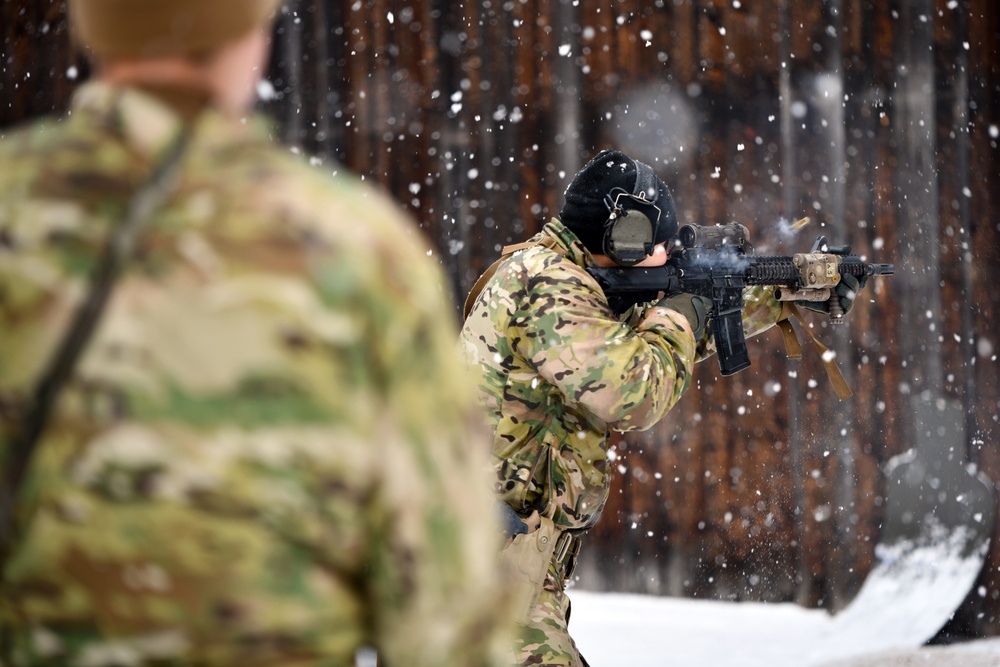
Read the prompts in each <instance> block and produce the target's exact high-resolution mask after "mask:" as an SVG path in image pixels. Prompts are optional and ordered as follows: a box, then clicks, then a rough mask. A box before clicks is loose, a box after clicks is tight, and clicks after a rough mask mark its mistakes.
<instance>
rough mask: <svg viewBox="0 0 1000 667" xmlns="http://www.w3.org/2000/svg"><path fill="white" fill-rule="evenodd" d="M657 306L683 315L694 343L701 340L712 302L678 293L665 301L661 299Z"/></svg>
mask: <svg viewBox="0 0 1000 667" xmlns="http://www.w3.org/2000/svg"><path fill="white" fill-rule="evenodd" d="M656 305H657V306H660V307H663V308H669V309H670V310H675V311H677V312H678V313H680V314H681V315H683V316H684V317H685V318H686V319H687V321H688V322H689V323H690V324H691V330H692V331H693V332H694V342H695V343H697V342H698V341H700V340H701V337H702V335H704V333H705V325H706V324H708V316H709V314H711V312H712V300H711V299H708V298H706V297H703V296H698V295H697V294H688V293H686V292H680V293H678V294H674V295H673V296H668V297H667V298H666V299H661V300H660V302H659V303H657V304H656Z"/></svg>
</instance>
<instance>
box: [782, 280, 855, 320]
mask: <svg viewBox="0 0 1000 667" xmlns="http://www.w3.org/2000/svg"><path fill="white" fill-rule="evenodd" d="M867 284H868V276H861V278H855V277H854V276H852V275H851V274H849V273H845V274H844V275H842V276H841V277H840V282H839V283H837V286H836V287H834V288H833V290H832V294H831V295H830V299H837V300H838V302H839V303H840V307H841V308H843V309H844V314H845V315H846V314H847V313H849V312H851V308H853V307H854V301H855V299H856V298H857V296H858V293H859V292H861V290H863V289H864V287H865V285H867ZM795 303H796V305H798V306H799V307H801V308H806V309H808V310H812V311H814V312H817V313H824V314H827V315H828V314H829V313H830V301H829V300H828V301H796V302H795Z"/></svg>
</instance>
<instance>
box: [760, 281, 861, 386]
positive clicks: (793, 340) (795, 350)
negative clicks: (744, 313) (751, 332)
mask: <svg viewBox="0 0 1000 667" xmlns="http://www.w3.org/2000/svg"><path fill="white" fill-rule="evenodd" d="M793 317H794V318H795V319H797V320H798V321H799V323H800V324H801V325H802V326H804V327H805V328H806V331H807V332H808V333H809V337H810V338H812V342H813V345H815V346H816V351H817V352H819V358H820V360H822V362H823V368H825V369H826V375H827V377H828V378H830V384H832V385H833V390H834V391H835V392H837V397H838V398H840V400H842V401H846V400H847V399H849V398H850V397H851V396H853V395H854V392H853V391H851V388H850V387H849V386H848V385H847V380H845V379H844V374H843V373H842V372H841V371H840V367H839V366H838V365H837V359H836V356H835V355H833V354H832V353H830V349H829V348H828V347H827V346H826V345H823V343H821V342H819V339H817V338H816V335H815V334H814V333H813V332H812V328H811V327H810V326H809V324H807V323H806V321H805V319H803V317H802V313H801V312H800V311H799V309H798V307H797V306H796V305H795V303H794V302H792V301H785V302H784V303H783V309H782V311H781V319H779V320H778V322H777V324H778V327H779V328H780V329H781V334H782V336H783V337H784V339H785V355H786V356H787V357H788V358H789V359H801V358H802V347H801V346H800V345H799V338H798V336H797V335H796V334H795V329H794V328H793V327H792V322H791V318H793Z"/></svg>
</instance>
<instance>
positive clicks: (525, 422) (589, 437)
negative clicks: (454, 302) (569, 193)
mask: <svg viewBox="0 0 1000 667" xmlns="http://www.w3.org/2000/svg"><path fill="white" fill-rule="evenodd" d="M543 237H549V238H550V239H552V240H553V241H554V245H555V248H554V249H549V248H546V247H543V246H542V245H536V246H534V247H530V248H528V249H526V250H521V251H519V252H516V253H515V254H514V255H512V256H511V257H510V258H509V259H508V260H506V261H505V262H503V263H501V264H500V266H499V267H498V269H497V271H496V274H495V275H494V276H493V278H492V279H490V281H489V282H487V284H486V286H485V288H484V289H483V291H482V293H481V294H480V295H479V297H478V298H477V299H476V301H475V303H474V305H473V308H472V310H471V312H470V313H469V316H468V318H467V319H466V321H465V325H464V327H463V329H462V334H461V345H462V348H463V350H464V353H465V355H466V357H467V360H468V362H469V363H470V365H472V367H473V368H474V369H475V370H476V372H477V377H478V381H479V398H480V402H481V403H482V404H483V405H484V407H485V408H486V412H487V415H488V424H489V426H490V427H491V428H492V429H493V431H494V438H493V463H494V468H495V473H496V490H497V492H498V493H499V495H500V497H501V498H503V500H504V501H506V502H507V503H508V504H509V505H510V506H511V507H513V508H514V509H515V510H516V511H518V512H521V513H522V514H528V513H531V512H532V511H533V510H538V511H539V513H540V514H542V515H544V516H548V517H550V518H552V519H553V521H554V522H555V523H556V525H558V526H561V527H563V528H567V529H583V528H588V527H591V526H593V525H594V524H595V523H596V522H597V520H598V518H599V517H600V514H601V511H602V509H603V508H604V504H605V502H606V501H607V498H608V488H609V483H610V475H609V471H608V465H607V447H608V438H609V435H610V430H611V429H614V430H618V431H630V430H644V429H648V428H650V427H652V426H653V425H654V424H656V423H657V422H658V421H659V420H661V419H662V418H663V417H664V415H666V414H667V412H668V411H669V410H670V408H671V407H673V405H674V404H675V403H676V402H677V401H678V400H679V399H680V398H681V396H682V395H683V394H684V392H685V391H686V390H687V388H688V386H689V385H690V382H691V371H692V366H693V364H694V363H695V362H696V361H699V360H701V359H703V358H705V357H707V356H709V355H711V354H713V353H714V344H713V343H712V342H711V337H710V336H708V335H706V336H705V337H704V338H703V339H702V340H700V341H697V342H696V341H695V340H694V335H693V334H692V332H691V329H690V326H689V324H688V322H687V320H686V319H685V318H684V316H683V315H681V314H679V313H677V312H675V311H673V310H671V309H669V308H664V307H659V306H651V307H648V308H645V309H637V310H634V311H633V313H632V314H631V317H630V318H628V319H627V321H621V319H620V318H618V317H616V316H615V315H614V313H613V312H612V311H611V309H610V308H609V306H608V302H607V299H606V298H605V296H604V294H603V292H602V291H601V288H600V287H599V286H598V284H597V282H595V281H594V279H593V278H592V277H591V276H590V274H588V273H587V272H586V270H585V267H587V266H592V265H593V263H594V259H593V256H591V255H590V253H589V252H588V251H587V250H586V248H584V247H583V246H582V245H581V244H580V242H579V240H578V239H577V238H576V236H575V235H574V234H573V233H572V232H571V231H570V230H568V229H567V228H566V227H565V226H564V225H563V224H562V223H561V222H559V221H558V220H552V221H550V222H549V223H548V224H546V225H545V226H544V227H543V229H542V231H541V232H539V234H537V235H536V236H535V237H533V239H532V240H534V241H540V240H541V239H542V238H543ZM744 302H745V304H746V308H745V310H744V320H743V322H744V330H745V332H746V334H747V335H748V336H753V335H756V334H758V333H760V332H762V331H764V330H765V329H767V328H770V327H771V326H773V325H774V323H775V322H776V321H777V319H778V316H779V315H780V313H781V306H780V304H779V303H778V302H777V301H775V299H774V296H773V292H771V291H770V288H753V289H751V290H747V291H746V292H745V294H744Z"/></svg>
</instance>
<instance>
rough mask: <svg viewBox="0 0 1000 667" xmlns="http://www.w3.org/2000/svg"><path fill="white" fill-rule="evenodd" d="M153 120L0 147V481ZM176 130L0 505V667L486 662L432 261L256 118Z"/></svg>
mask: <svg viewBox="0 0 1000 667" xmlns="http://www.w3.org/2000/svg"><path fill="white" fill-rule="evenodd" d="M180 125H181V120H180V118H179V116H177V115H175V114H174V113H173V112H172V111H171V109H170V108H168V107H167V106H165V105H162V104H160V103H159V102H158V101H157V100H156V99H155V98H154V97H152V96H148V95H146V94H143V93H140V92H138V91H132V90H121V89H114V88H111V87H108V86H106V85H104V84H101V83H91V84H87V85H85V86H83V87H82V88H81V89H80V90H79V91H78V93H77V96H76V99H75V103H74V106H73V110H72V113H71V115H69V116H68V117H67V118H65V119H63V120H60V121H45V122H40V123H38V124H35V125H32V126H30V127H27V128H24V129H19V130H17V131H15V132H12V133H10V134H8V136H6V137H5V138H4V139H3V140H2V141H0V465H2V461H3V456H4V454H5V453H6V452H5V448H6V446H7V444H6V443H9V441H10V438H11V434H12V431H13V430H14V429H15V428H16V426H17V422H18V419H19V416H20V415H21V414H22V412H23V408H24V404H25V401H26V397H27V396H28V394H29V392H31V391H32V389H33V387H34V385H35V383H36V382H37V379H38V377H39V376H40V374H41V371H42V369H43V367H44V366H45V365H46V363H47V361H48V360H49V358H50V357H51V355H52V354H53V350H54V348H55V347H56V346H57V345H58V344H59V341H60V340H61V338H62V337H63V336H64V334H65V332H66V328H67V323H68V322H69V320H70V319H71V318H72V316H73V313H74V312H75V310H76V308H77V307H78V306H79V304H80V303H81V300H82V298H83V296H84V295H85V294H86V293H87V291H88V289H89V280H90V278H89V277H90V275H91V273H92V272H93V271H94V267H95V261H96V260H95V258H96V257H97V256H98V255H99V253H100V251H101V248H102V247H103V246H104V244H105V243H106V242H107V240H108V238H109V234H110V229H111V227H112V225H114V224H117V222H118V220H119V219H120V218H121V217H122V215H123V213H122V212H123V209H124V208H125V205H126V202H127V201H128V199H129V198H130V196H131V194H132V193H133V192H134V190H135V189H136V187H137V185H138V184H139V183H140V182H142V181H143V180H144V179H145V178H146V176H147V174H148V173H149V172H150V171H151V165H152V164H153V163H154V162H155V161H156V160H158V159H160V158H159V155H160V154H161V152H162V151H163V149H164V146H166V145H167V144H168V143H169V142H170V140H171V138H172V137H173V136H174V135H175V134H176V133H177V132H178V128H179V127H180ZM191 132H192V134H191V140H190V145H189V147H188V149H187V151H186V153H184V154H183V156H182V158H181V163H180V166H181V173H180V182H179V184H178V185H177V186H176V189H175V190H174V191H173V194H172V195H171V196H170V197H169V199H168V200H167V201H166V203H165V205H164V206H163V207H162V208H161V209H160V210H159V212H158V213H157V214H156V215H155V216H154V217H153V218H152V220H151V226H150V227H149V228H148V229H147V231H146V233H145V235H144V236H143V238H142V239H141V242H140V244H139V247H138V249H137V251H136V253H135V255H134V258H133V260H132V261H131V262H130V263H129V264H128V265H127V267H126V271H125V273H124V275H123V277H122V278H121V280H120V281H119V283H118V284H117V287H116V289H115V291H114V293H113V295H112V297H111V301H110V302H109V305H108V307H107V309H106V312H105V314H104V317H103V319H102V321H101V322H100V325H99V326H98V328H97V330H96V332H95V334H94V336H93V338H92V340H91V343H90V345H89V346H88V348H87V349H86V351H85V352H84V354H83V355H82V357H81V359H80V362H79V364H78V367H77V369H76V372H75V373H74V375H73V376H72V377H71V379H70V381H69V382H68V383H67V385H66V387H65V390H64V392H63V395H62V398H61V400H60V402H59V403H58V405H57V408H56V410H55V412H54V414H53V417H52V419H51V421H50V422H49V423H48V425H47V428H46V429H45V431H44V434H43V437H42V439H41V441H40V445H39V447H38V450H37V452H36V456H35V459H34V463H33V465H32V467H31V468H30V470H29V474H28V477H27V481H26V484H25V486H24V488H23V491H22V493H21V495H20V497H19V503H18V505H17V520H18V523H17V525H18V528H19V535H20V538H19V539H18V541H17V542H16V544H15V549H14V552H13V554H12V557H11V558H10V559H9V561H8V562H7V565H6V568H5V570H4V571H3V572H2V575H3V576H2V587H3V588H2V590H0V643H2V644H3V645H4V646H5V647H6V649H7V656H6V658H3V657H0V663H6V664H7V667H11V666H21V665H50V664H51V665H71V666H72V665H87V666H94V667H98V666H100V665H119V666H120V665H129V666H138V665H147V664H155V665H157V666H169V665H181V664H183V665H278V664H280V665H296V666H318V665H324V666H327V665H330V666H335V665H350V664H354V655H355V652H356V650H358V647H361V646H365V645H368V646H372V647H375V648H376V649H377V651H378V653H379V656H380V658H379V659H380V663H382V662H384V664H389V665H435V666H440V665H462V666H464V665H489V664H499V662H500V661H501V660H503V658H504V657H505V652H506V651H509V643H510V638H509V636H508V635H507V634H506V632H505V631H504V624H503V623H502V622H498V621H497V619H498V618H502V617H503V615H504V609H503V607H502V605H498V604H497V599H498V592H497V591H498V589H497V588H496V585H497V583H496V576H495V571H494V558H495V553H496V549H497V546H498V545H497V536H496V532H497V531H496V529H495V528H494V527H493V525H492V524H491V523H490V522H489V521H487V520H484V517H490V516H492V503H493V499H492V495H491V494H490V493H489V486H488V484H489V483H488V481H487V480H486V479H485V477H484V476H483V475H482V471H483V463H484V462H485V461H486V458H487V456H488V455H487V453H486V448H487V442H488V440H486V439H485V438H480V439H477V437H476V435H475V433H474V431H472V430H470V427H469V426H468V425H470V424H473V423H474V422H475V419H474V418H472V417H470V411H473V412H474V411H475V406H474V405H470V404H468V401H469V400H470V398H469V396H470V392H469V388H470V386H469V384H468V376H467V373H466V370H465V369H464V368H463V367H462V364H461V362H460V360H459V359H457V358H456V355H455V351H454V331H455V328H453V325H454V318H453V316H452V314H451V309H450V307H449V306H448V305H447V295H446V292H445V290H444V289H443V287H442V285H443V281H442V276H441V275H440V270H439V268H438V266H437V265H436V264H434V263H433V262H432V261H431V260H428V259H427V257H426V248H425V246H424V243H423V241H422V240H421V239H420V238H419V237H418V236H417V233H416V232H415V230H414V229H413V227H412V226H410V225H409V224H407V222H406V221H405V220H404V219H402V216H401V215H400V213H399V211H398V210H397V209H396V208H395V207H394V206H392V205H390V204H387V203H386V200H385V198H384V197H382V196H381V195H379V194H377V193H376V192H375V191H374V190H372V189H371V188H369V187H367V186H364V185H362V183H361V182H360V181H359V180H358V179H355V178H353V177H350V176H348V175H346V174H343V173H341V174H336V175H334V176H333V177H332V178H331V176H330V173H329V172H330V170H331V168H330V167H326V168H325V169H322V168H319V167H315V168H314V167H310V166H309V165H306V164H305V163H304V162H303V161H302V160H301V159H300V158H299V157H297V156H295V155H293V154H292V153H291V152H289V151H287V150H285V149H281V148H279V147H277V146H275V145H274V144H272V143H271V142H270V141H269V140H268V135H267V130H266V127H264V126H263V125H262V124H261V123H260V122H259V121H258V120H251V121H248V122H237V121H232V120H228V119H226V118H225V117H223V116H222V115H220V114H217V113H214V112H212V111H206V112H203V113H201V114H200V115H199V116H198V117H197V118H196V119H195V120H193V121H192V125H191ZM428 387H433V391H428ZM477 442H482V447H481V448H480V450H479V451H477V450H476V447H475V443H477ZM470 443H471V445H470ZM473 591H474V593H472V592H473Z"/></svg>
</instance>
